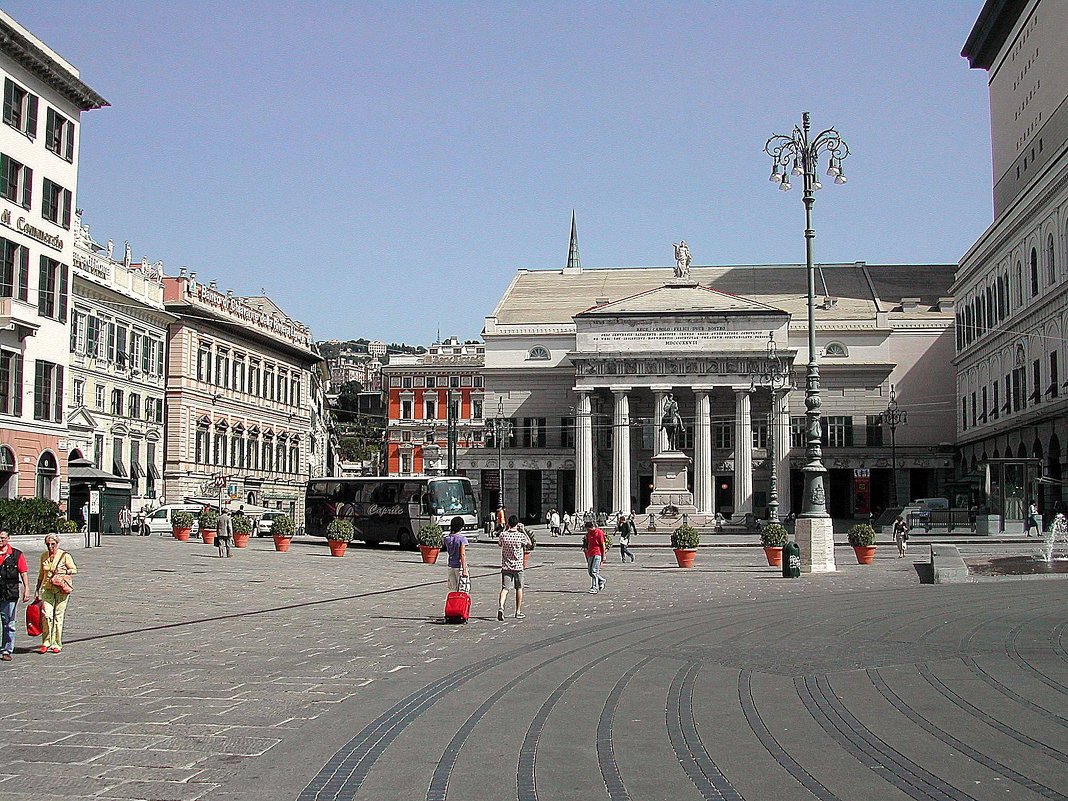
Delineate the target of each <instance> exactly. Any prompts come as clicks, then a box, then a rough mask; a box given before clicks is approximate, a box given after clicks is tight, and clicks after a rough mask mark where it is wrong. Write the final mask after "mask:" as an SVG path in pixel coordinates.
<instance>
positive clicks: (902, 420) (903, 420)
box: [883, 384, 908, 506]
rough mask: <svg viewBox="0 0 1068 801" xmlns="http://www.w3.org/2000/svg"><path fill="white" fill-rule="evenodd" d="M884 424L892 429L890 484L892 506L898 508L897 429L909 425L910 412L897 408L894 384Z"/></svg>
mask: <svg viewBox="0 0 1068 801" xmlns="http://www.w3.org/2000/svg"><path fill="white" fill-rule="evenodd" d="M883 422H885V423H886V424H887V425H888V426H889V427H890V465H891V468H892V473H893V477H894V478H893V481H891V482H890V505H891V506H897V427H898V426H903V425H906V424H907V423H908V412H903V411H901V410H900V409H898V408H897V393H896V392H895V391H894V385H893V384H891V385H890V402H889V403H887V404H886V411H885V412H883Z"/></svg>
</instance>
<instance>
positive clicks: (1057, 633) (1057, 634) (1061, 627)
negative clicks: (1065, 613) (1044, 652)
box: [1049, 620, 1068, 662]
mask: <svg viewBox="0 0 1068 801" xmlns="http://www.w3.org/2000/svg"><path fill="white" fill-rule="evenodd" d="M1066 629H1068V620H1066V621H1065V622H1063V623H1060V624H1058V625H1057V627H1056V628H1055V629H1053V631H1052V632H1051V633H1050V635H1049V641H1050V646H1051V647H1052V648H1053V653H1055V654H1056V655H1057V656H1059V657H1060V658H1061V659H1063V660H1064V661H1066V662H1068V651H1066V650H1065V649H1064V645H1063V644H1062V642H1063V640H1064V632H1065V630H1066Z"/></svg>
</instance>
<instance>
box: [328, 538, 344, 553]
mask: <svg viewBox="0 0 1068 801" xmlns="http://www.w3.org/2000/svg"><path fill="white" fill-rule="evenodd" d="M326 544H327V545H329V546H330V555H331V556H344V555H345V549H346V548H348V547H349V544H348V543H347V542H345V540H327V541H326Z"/></svg>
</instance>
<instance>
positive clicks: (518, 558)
mask: <svg viewBox="0 0 1068 801" xmlns="http://www.w3.org/2000/svg"><path fill="white" fill-rule="evenodd" d="M497 542H498V543H499V544H500V546H501V596H500V598H499V599H498V601H497V620H504V602H505V601H506V600H507V599H508V590H510V589H514V590H515V619H516V620H522V619H523V618H524V617H525V615H524V614H523V552H524V551H526V550H527V549H528V548H530V547H531V542H530V537H528V536H527V535H526V532H524V531H523V529H522V528H521V527H520V526H519V518H518V517H516V516H515V515H512V516H511V517H509V518H508V528H506V529H505V530H504V531H502V532H501V534H500V536H499V537H498V538H497Z"/></svg>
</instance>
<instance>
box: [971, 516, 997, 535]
mask: <svg viewBox="0 0 1068 801" xmlns="http://www.w3.org/2000/svg"><path fill="white" fill-rule="evenodd" d="M975 533H976V534H982V535H984V536H987V537H989V536H991V535H997V534H1000V533H1001V515H976V516H975Z"/></svg>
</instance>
